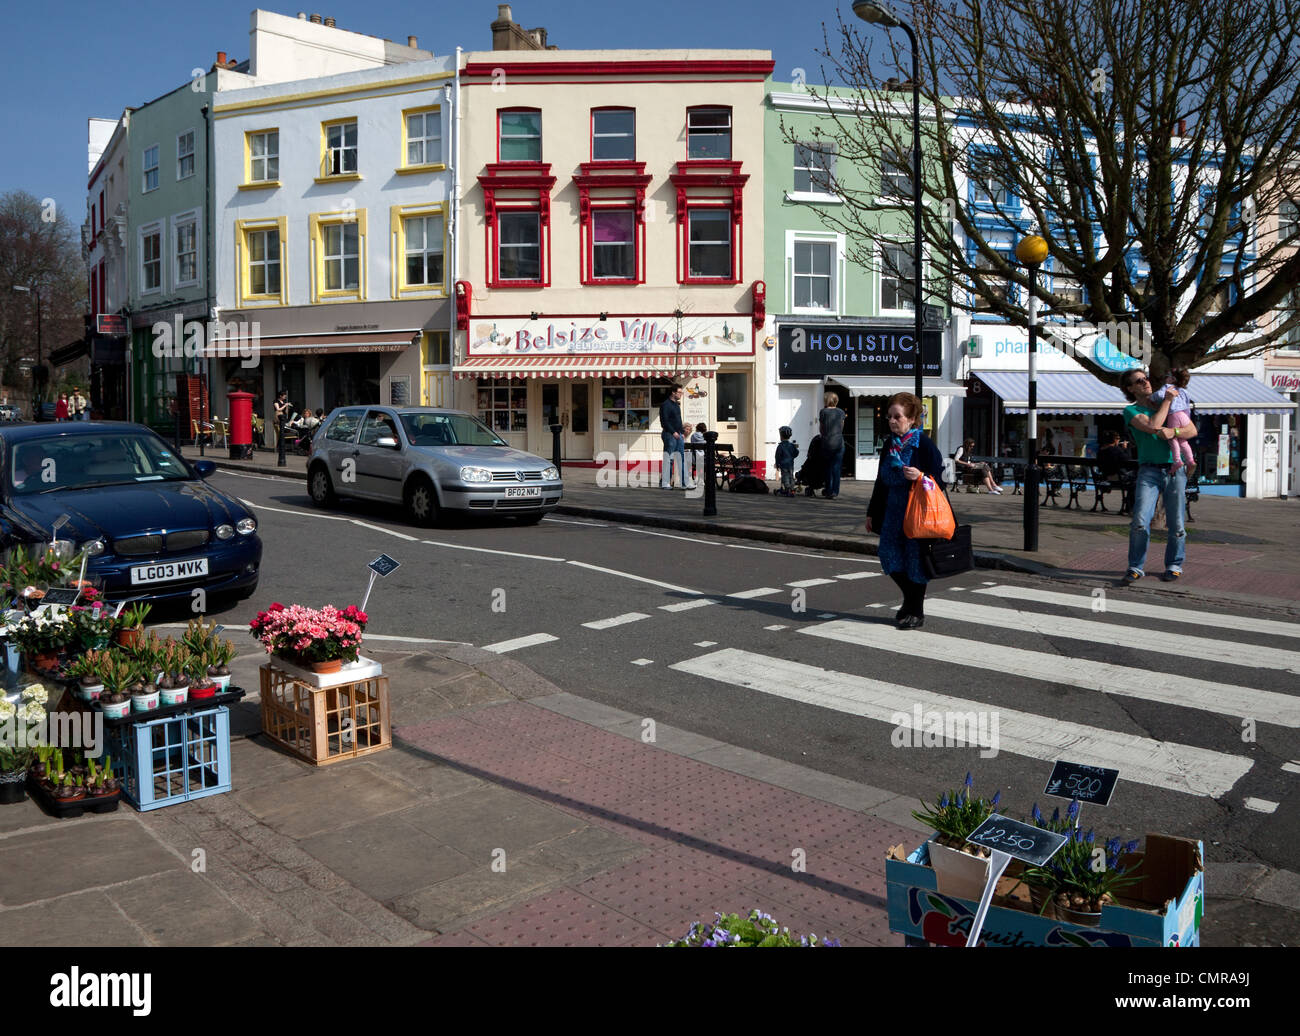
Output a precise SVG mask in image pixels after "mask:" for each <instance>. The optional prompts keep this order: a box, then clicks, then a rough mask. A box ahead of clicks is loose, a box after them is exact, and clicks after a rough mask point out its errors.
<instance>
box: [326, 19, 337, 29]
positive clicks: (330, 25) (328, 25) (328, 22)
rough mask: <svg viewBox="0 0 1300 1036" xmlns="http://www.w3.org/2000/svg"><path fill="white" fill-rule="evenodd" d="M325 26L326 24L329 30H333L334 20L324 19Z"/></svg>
mask: <svg viewBox="0 0 1300 1036" xmlns="http://www.w3.org/2000/svg"><path fill="white" fill-rule="evenodd" d="M325 24H326V26H327V27H329V28H331V29H332V28H334V25H335V22H334V19H333V18H326V19H325Z"/></svg>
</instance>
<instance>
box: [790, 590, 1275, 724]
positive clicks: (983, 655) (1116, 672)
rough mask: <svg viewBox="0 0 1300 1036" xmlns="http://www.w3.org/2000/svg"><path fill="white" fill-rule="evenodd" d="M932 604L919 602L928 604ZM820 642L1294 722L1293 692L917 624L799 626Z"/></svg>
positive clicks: (1228, 713)
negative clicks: (1075, 655) (1030, 648)
mask: <svg viewBox="0 0 1300 1036" xmlns="http://www.w3.org/2000/svg"><path fill="white" fill-rule="evenodd" d="M932 603H935V602H929V601H927V602H926V609H927V610H929V609H930V606H931V604H932ZM799 632H800V633H807V634H809V635H810V636H814V637H823V638H825V639H826V640H834V641H839V642H841V643H844V644H856V645H858V646H859V647H867V648H875V649H877V650H881V651H895V652H898V653H900V654H905V655H913V656H920V657H923V658H945V659H949V660H950V664H952V665H960V666H970V667H972V668H975V669H988V670H992V671H993V672H996V673H1007V674H1009V675H1012V676H1024V677H1028V678H1029V679H1031V680H1042V681H1044V682H1045V683H1054V684H1066V685H1067V686H1071V687H1082V688H1084V689H1085V690H1089V691H1103V692H1105V693H1106V694H1115V695H1120V696H1122V697H1127V698H1140V699H1142V700H1143V701H1158V702H1161V703H1162V704H1165V705H1178V706H1181V707H1182V708H1185V709H1200V710H1201V711H1203V712H1214V713H1219V714H1221V715H1224V716H1231V717H1233V718H1234V719H1240V718H1242V717H1245V716H1249V717H1251V718H1252V719H1255V720H1258V721H1259V722H1260V723H1272V724H1275V725H1277V726H1282V727H1300V698H1297V697H1293V696H1292V695H1288V694H1278V693H1276V692H1274V691H1260V690H1254V689H1253V688H1249V687H1239V686H1236V685H1235V684H1223V683H1213V682H1211V681H1209V680H1198V679H1196V678H1195V677H1189V676H1179V675H1176V674H1171V673H1163V672H1159V671H1152V670H1147V669H1131V668H1129V667H1127V666H1120V665H1112V664H1111V663H1109V662H1093V661H1090V660H1088V659H1084V658H1070V657H1069V656H1066V655H1050V654H1045V653H1043V652H1039V651H1026V650H1024V649H1023V648H1013V647H1004V646H1002V645H1000V644H984V643H981V642H980V641H978V640H966V639H964V638H961V637H946V636H942V635H940V634H938V633H924V632H922V631H920V630H899V629H895V628H894V627H893V626H889V625H886V624H884V623H880V622H861V621H844V620H840V621H838V622H828V623H825V624H824V625H821V626H806V627H804V628H803V629H801V630H800V631H799Z"/></svg>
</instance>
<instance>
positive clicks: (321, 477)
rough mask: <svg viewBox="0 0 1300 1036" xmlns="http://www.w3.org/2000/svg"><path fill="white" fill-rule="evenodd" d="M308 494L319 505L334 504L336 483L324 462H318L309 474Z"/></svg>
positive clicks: (328, 505) (327, 505)
mask: <svg viewBox="0 0 1300 1036" xmlns="http://www.w3.org/2000/svg"><path fill="white" fill-rule="evenodd" d="M307 494H308V495H309V496H310V497H311V502H312V503H313V504H315V505H316V506H317V507H330V506H332V505H333V504H334V500H335V497H334V483H333V482H331V481H330V473H329V471H328V469H326V467H325V465H324V464H317V465H316V466H315V467H313V468H312V469H311V471H310V472H309V473H308V475H307Z"/></svg>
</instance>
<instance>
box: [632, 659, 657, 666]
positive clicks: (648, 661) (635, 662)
mask: <svg viewBox="0 0 1300 1036" xmlns="http://www.w3.org/2000/svg"><path fill="white" fill-rule="evenodd" d="M632 664H633V665H654V664H655V660H654V659H653V658H634V659H632Z"/></svg>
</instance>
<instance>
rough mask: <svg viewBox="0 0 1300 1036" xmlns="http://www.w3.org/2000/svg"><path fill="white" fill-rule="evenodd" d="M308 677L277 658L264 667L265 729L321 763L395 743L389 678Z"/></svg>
mask: <svg viewBox="0 0 1300 1036" xmlns="http://www.w3.org/2000/svg"><path fill="white" fill-rule="evenodd" d="M307 679H311V678H310V677H306V678H305V677H304V675H303V674H301V672H291V671H289V670H287V669H285V668H281V667H280V666H278V665H276V664H275V663H274V662H268V663H267V664H265V665H263V666H262V730H263V732H265V734H266V735H267V736H268V737H269V738H270V739H271V740H272V741H274V742H275V743H276V744H278V745H281V746H283V747H284V748H286V749H287V750H288V751H290V752H292V753H293V754H294V755H296V756H298V758H300V759H305V760H306V761H307V762H309V763H312V764H314V765H316V766H325V765H327V764H329V763H337V762H339V761H340V760H343V759H356V758H357V757H358V756H363V755H369V754H370V753H372V752H379V751H382V750H383V749H385V748H391V747H392V746H393V733H392V727H391V725H390V717H389V711H388V677H386V676H382V675H368V676H365V677H364V678H361V679H349V678H348V674H346V673H341V674H332V675H331V676H330V677H316V678H315V679H314V680H312V682H306V681H307ZM314 684H321V685H322V686H314Z"/></svg>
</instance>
